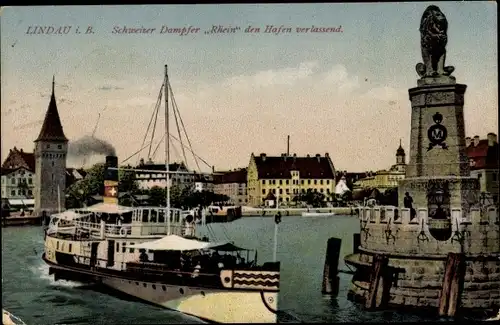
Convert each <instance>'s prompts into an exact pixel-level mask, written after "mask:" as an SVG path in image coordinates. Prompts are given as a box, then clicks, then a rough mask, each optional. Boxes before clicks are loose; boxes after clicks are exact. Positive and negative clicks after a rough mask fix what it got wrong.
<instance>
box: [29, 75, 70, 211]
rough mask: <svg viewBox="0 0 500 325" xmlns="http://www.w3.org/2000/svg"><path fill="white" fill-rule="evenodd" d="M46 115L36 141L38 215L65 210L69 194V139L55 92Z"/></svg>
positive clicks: (36, 200) (36, 203) (36, 209)
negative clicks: (67, 160) (67, 181)
mask: <svg viewBox="0 0 500 325" xmlns="http://www.w3.org/2000/svg"><path fill="white" fill-rule="evenodd" d="M54 87H55V82H54V79H53V80H52V95H51V96H50V102H49V107H48V109H47V113H46V114H45V119H44V121H43V124H42V129H41V130H40V134H39V135H38V137H37V138H36V140H35V150H34V154H35V192H34V196H35V211H34V214H35V215H36V216H38V215H43V214H44V213H45V214H47V215H50V214H52V213H54V212H57V211H58V210H59V208H62V209H64V205H65V193H66V155H67V153H68V139H67V138H66V136H65V135H64V131H63V127H62V124H61V119H60V118H59V112H58V110H57V104H56V97H55V94H54Z"/></svg>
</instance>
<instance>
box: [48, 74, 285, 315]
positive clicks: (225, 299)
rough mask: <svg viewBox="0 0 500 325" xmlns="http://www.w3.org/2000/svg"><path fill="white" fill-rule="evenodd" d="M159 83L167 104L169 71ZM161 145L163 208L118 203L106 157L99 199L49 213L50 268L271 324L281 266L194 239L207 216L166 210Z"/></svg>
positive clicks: (229, 245) (185, 306)
mask: <svg viewBox="0 0 500 325" xmlns="http://www.w3.org/2000/svg"><path fill="white" fill-rule="evenodd" d="M162 88H164V91H165V98H166V100H165V101H166V103H168V75H167V73H165V82H164V85H163V86H162ZM165 106H166V110H167V112H166V116H167V118H168V104H166V105H165ZM167 125H168V120H167ZM165 134H166V135H167V134H169V133H168V128H167V130H166V133H165ZM165 142H166V143H167V149H166V152H167V157H166V160H167V162H166V168H167V170H166V179H167V187H166V189H167V197H166V199H167V206H166V207H126V206H121V205H119V204H118V159H117V157H115V156H108V157H106V169H105V177H104V179H105V181H104V198H103V199H104V200H103V202H102V203H99V204H96V205H93V206H89V207H85V208H81V209H70V210H66V211H64V212H62V213H58V214H55V215H52V216H51V220H50V224H49V227H48V228H47V230H46V233H45V249H44V254H43V260H44V261H45V262H46V263H47V264H48V265H49V273H50V274H51V275H53V276H54V278H55V280H58V279H64V280H72V281H78V282H83V283H96V284H102V285H104V286H107V287H110V288H111V289H114V290H117V291H119V292H122V293H125V294H128V295H131V296H134V297H136V298H140V299H142V300H144V301H147V302H150V303H153V304H156V305H159V306H162V307H165V308H168V309H172V310H176V311H179V312H181V313H184V314H187V315H191V316H194V317H197V318H198V319H201V320H205V321H209V322H215V323H276V322H277V303H278V293H279V284H280V263H279V262H267V263H263V264H262V265H259V264H257V252H256V251H255V252H254V253H253V254H250V250H249V249H244V248H240V247H238V246H236V245H235V244H234V243H233V242H230V241H217V242H216V241H210V239H209V238H207V237H206V236H205V237H203V238H201V239H200V238H199V237H200V236H199V233H198V232H199V231H197V230H199V228H200V227H199V224H200V223H201V226H203V225H204V219H205V217H204V216H203V215H202V216H199V215H193V214H191V213H186V212H183V211H182V210H180V209H176V208H171V207H170V197H169V195H170V193H169V187H170V182H169V173H170V172H169V170H168V159H169V155H168V142H169V141H165ZM200 219H201V220H200ZM200 221H201V222H200ZM245 253H246V254H245ZM252 255H253V256H252Z"/></svg>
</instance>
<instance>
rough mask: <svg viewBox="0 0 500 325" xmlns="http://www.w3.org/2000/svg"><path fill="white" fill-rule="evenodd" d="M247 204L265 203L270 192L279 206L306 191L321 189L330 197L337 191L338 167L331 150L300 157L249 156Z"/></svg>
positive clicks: (255, 205)
mask: <svg viewBox="0 0 500 325" xmlns="http://www.w3.org/2000/svg"><path fill="white" fill-rule="evenodd" d="M247 191H248V204H249V205H250V206H253V207H258V206H262V205H264V202H265V200H266V197H267V196H268V195H270V194H269V193H271V194H272V195H273V196H275V197H277V198H278V201H279V202H280V205H287V204H291V202H292V200H293V198H294V197H296V196H298V195H300V194H301V193H306V192H307V191H313V192H320V193H323V194H324V195H325V198H326V199H328V198H330V197H331V195H332V194H333V193H334V192H335V167H334V166H333V163H332V160H331V159H330V156H329V154H328V153H326V154H325V156H323V157H322V156H321V155H319V154H316V155H315V156H310V155H307V156H306V157H297V155H296V154H294V155H293V156H290V155H287V154H282V155H281V156H267V155H266V154H265V153H262V154H260V155H259V156H255V155H254V154H253V153H252V155H251V156H250V163H249V165H248V171H247Z"/></svg>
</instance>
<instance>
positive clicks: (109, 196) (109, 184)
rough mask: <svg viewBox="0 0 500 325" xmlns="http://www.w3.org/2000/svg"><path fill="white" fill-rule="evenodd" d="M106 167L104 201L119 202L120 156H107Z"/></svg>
mask: <svg viewBox="0 0 500 325" xmlns="http://www.w3.org/2000/svg"><path fill="white" fill-rule="evenodd" d="M105 167H106V169H105V170H104V197H103V202H104V203H111V204H118V170H116V169H110V167H114V168H118V157H116V156H106V165H105Z"/></svg>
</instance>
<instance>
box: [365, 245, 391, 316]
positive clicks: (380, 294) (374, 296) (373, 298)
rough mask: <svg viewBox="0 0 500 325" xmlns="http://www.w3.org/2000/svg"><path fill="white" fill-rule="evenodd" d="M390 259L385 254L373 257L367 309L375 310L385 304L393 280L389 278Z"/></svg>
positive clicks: (366, 303) (366, 302)
mask: <svg viewBox="0 0 500 325" xmlns="http://www.w3.org/2000/svg"><path fill="white" fill-rule="evenodd" d="M388 265H389V258H388V257H387V256H386V255H383V254H375V255H374V256H373V262H372V271H371V275H370V288H369V290H368V297H367V298H366V301H365V307H366V309H375V308H378V307H380V306H382V304H383V303H384V299H385V297H386V296H387V294H388V292H389V290H390V286H389V284H391V279H389V278H388V275H389V270H388Z"/></svg>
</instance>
